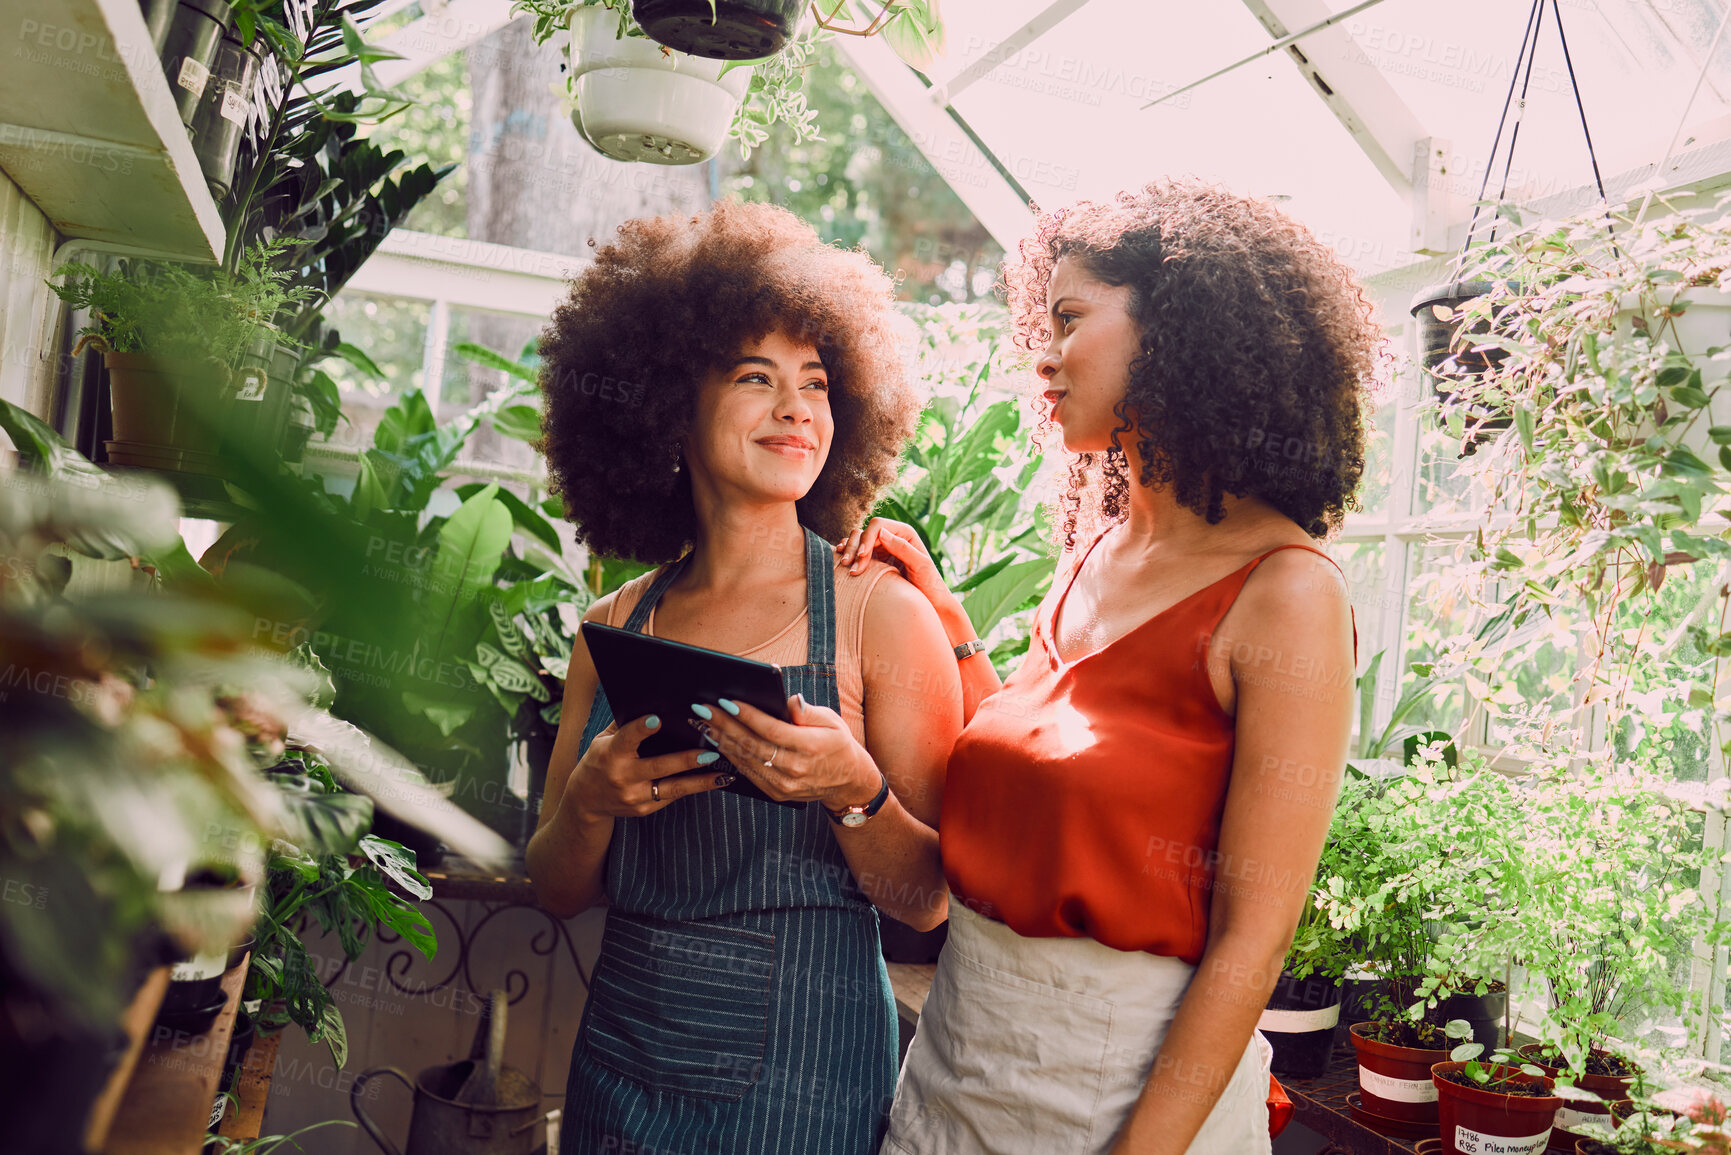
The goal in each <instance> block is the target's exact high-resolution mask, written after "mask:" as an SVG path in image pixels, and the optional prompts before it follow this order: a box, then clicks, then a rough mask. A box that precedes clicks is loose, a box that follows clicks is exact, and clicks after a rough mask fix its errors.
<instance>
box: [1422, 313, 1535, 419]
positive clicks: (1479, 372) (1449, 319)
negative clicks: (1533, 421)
mask: <svg viewBox="0 0 1731 1155" xmlns="http://www.w3.org/2000/svg"><path fill="white" fill-rule="evenodd" d="M1496 287H1497V282H1495V281H1449V282H1447V283H1445V284H1441V285H1432V286H1431V287H1430V288H1428V289H1424V290H1422V291H1421V292H1420V293H1419V294H1418V296H1416V297H1414V298H1413V300H1412V309H1411V312H1412V317H1413V320H1414V321H1416V322H1417V323H1418V350H1419V363H1420V364H1421V365H1423V366H1424V371H1425V373H1426V375H1427V376H1429V377H1430V380H1431V387H1432V388H1433V389H1434V390H1435V391H1436V395H1437V398H1438V399H1439V400H1441V401H1443V402H1445V403H1446V402H1449V401H1452V400H1454V399H1455V397H1456V396H1457V395H1458V394H1459V393H1460V392H1461V391H1462V389H1463V388H1464V387H1465V386H1467V385H1469V384H1472V383H1474V382H1477V381H1478V380H1480V379H1481V378H1483V377H1484V375H1485V374H1487V373H1489V372H1490V371H1491V370H1492V369H1495V368H1496V367H1497V366H1498V365H1501V364H1502V363H1503V361H1505V360H1506V359H1507V358H1508V352H1507V350H1504V349H1492V348H1484V349H1477V348H1474V345H1475V344H1476V342H1474V340H1473V338H1474V337H1475V336H1479V335H1483V334H1488V333H1489V332H1490V327H1491V323H1492V321H1493V320H1494V319H1495V317H1496V316H1498V315H1500V314H1501V312H1502V310H1501V309H1495V310H1493V312H1492V316H1491V317H1489V318H1485V317H1479V318H1474V319H1473V322H1472V325H1471V327H1470V328H1467V329H1466V330H1465V332H1462V331H1461V330H1462V327H1463V326H1464V325H1465V324H1466V320H1465V319H1464V318H1462V317H1460V316H1459V315H1458V313H1459V311H1460V309H1461V308H1462V307H1464V306H1465V305H1466V304H1468V303H1469V302H1471V301H1473V300H1476V299H1477V298H1479V297H1483V296H1485V295H1486V294H1488V293H1490V292H1491V291H1492V290H1493V289H1495V288H1496ZM1509 287H1510V288H1512V289H1514V290H1515V291H1516V292H1519V291H1520V286H1518V285H1513V284H1510V286H1509ZM1439 309H1440V310H1441V313H1442V315H1440V316H1439V315H1438V311H1439ZM1472 415H1473V417H1474V418H1475V421H1474V424H1473V429H1474V430H1475V432H1476V433H1477V434H1479V436H1480V437H1481V438H1482V437H1485V436H1490V435H1494V434H1495V433H1496V432H1497V431H1499V430H1503V429H1507V428H1508V427H1509V426H1510V425H1511V424H1512V423H1513V421H1514V418H1513V417H1512V416H1510V414H1509V413H1508V412H1507V411H1506V410H1504V409H1501V408H1496V407H1491V406H1474V407H1473V410H1472Z"/></svg>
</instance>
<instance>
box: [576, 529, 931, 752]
mask: <svg viewBox="0 0 1731 1155" xmlns="http://www.w3.org/2000/svg"><path fill="white" fill-rule="evenodd" d="M665 568H666V567H665V566H663V567H661V568H660V569H654V570H651V571H650V572H648V573H646V574H643V575H642V576H640V577H635V578H632V579H631V580H630V581H628V582H626V583H625V584H624V585H622V586H620V587H619V592H618V593H617V594H615V595H614V598H613V606H612V608H611V610H610V611H609V612H608V614H607V624H608V625H610V626H619V627H623V626H624V624H625V622H626V621H627V619H629V618H630V617H631V611H632V610H633V609H635V608H636V606H637V603H638V602H639V601H641V600H642V598H643V594H644V591H646V590H647V589H648V588H649V587H650V585H651V584H652V583H653V582H654V581H655V579H656V578H657V577H659V576H660V574H661V570H662V569H665ZM895 572H896V569H895V567H894V566H892V565H890V564H889V563H888V562H881V561H875V560H874V561H872V562H871V563H869V564H868V565H867V566H866V568H865V569H864V570H862V571H861V572H860V573H859V574H858V575H855V574H852V573H849V572H848V570H847V568H846V567H845V566H842V565H837V566H836V568H835V680H836V689H837V691H838V693H839V695H840V697H841V716H842V720H843V721H845V722H846V723H847V725H848V729H849V730H852V731H853V736H854V740H855V741H856V742H858V743H860V744H861V745H862V746H863V745H864V744H865V659H864V656H863V655H864V653H865V646H864V639H865V610H866V602H867V601H868V600H870V598H871V594H872V591H873V590H874V589H876V588H877V584H878V583H879V582H880V581H882V580H883V579H884V577H885V576H887V575H889V574H892V573H895ZM897 576H898V577H899V576H900V575H899V574H898V575H897ZM810 616H811V615H810V612H809V611H807V610H801V611H800V612H799V616H798V617H797V618H795V619H794V620H793V621H791V622H789V623H788V624H787V625H786V626H784V627H782V629H781V630H780V631H779V632H778V633H777V634H776V635H775V636H774V637H772V638H768V639H766V640H765V641H762V642H759V643H758V644H757V645H755V646H753V647H751V649H749V650H741V651H739V656H740V657H742V658H751V659H752V660H754V661H759V662H771V663H773V664H775V665H777V666H803V665H805V664H806V661H807V657H806V655H807V645H808V642H809V638H810V633H811V630H810V625H811V623H810V621H809V618H810ZM643 632H644V633H646V634H650V635H653V634H654V633H655V611H654V610H653V609H651V610H650V611H649V620H648V621H647V622H645V623H644V625H643Z"/></svg>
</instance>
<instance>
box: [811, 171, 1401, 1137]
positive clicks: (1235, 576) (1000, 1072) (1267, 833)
mask: <svg viewBox="0 0 1731 1155" xmlns="http://www.w3.org/2000/svg"><path fill="white" fill-rule="evenodd" d="M1007 281H1008V286H1009V293H1010V304H1011V308H1012V311H1013V313H1014V315H1015V319H1016V325H1017V331H1018V343H1019V344H1021V345H1022V346H1023V347H1025V348H1027V349H1028V350H1029V351H1030V352H1031V353H1035V354H1037V360H1036V361H1035V370H1036V372H1037V373H1038V374H1039V377H1040V378H1041V380H1042V381H1043V383H1044V386H1045V392H1044V398H1045V401H1046V403H1047V406H1048V408H1047V416H1048V418H1049V420H1050V422H1052V423H1055V424H1056V425H1057V426H1058V428H1059V429H1061V430H1062V433H1063V443H1064V448H1065V449H1066V450H1067V451H1068V452H1070V453H1072V454H1074V455H1075V457H1074V460H1073V465H1072V469H1071V472H1070V478H1071V484H1070V487H1069V491H1068V494H1067V495H1066V498H1065V500H1064V502H1063V509H1062V518H1061V522H1062V524H1061V526H1060V530H1059V537H1060V539H1061V541H1060V545H1061V558H1060V561H1059V568H1058V574H1057V580H1055V581H1054V583H1053V586H1052V591H1051V593H1050V594H1049V595H1048V596H1047V598H1046V600H1045V602H1044V603H1043V604H1042V605H1041V607H1040V609H1039V611H1038V614H1037V617H1036V621H1035V626H1034V637H1033V639H1032V641H1031V644H1030V646H1029V650H1028V654H1027V657H1026V658H1025V659H1024V661H1023V662H1022V665H1021V667H1020V668H1019V669H1017V670H1016V671H1015V673H1014V674H1012V675H1011V677H1010V679H1009V680H1008V681H1007V682H1005V683H1003V684H1002V686H1000V685H999V683H998V679H997V675H996V674H995V673H994V672H993V670H992V667H991V666H990V664H988V663H987V662H985V661H983V660H980V659H977V658H971V657H970V658H965V659H962V661H961V671H962V675H961V676H962V679H963V682H964V694H965V710H966V713H967V715H968V717H969V721H968V725H967V727H966V729H965V730H964V731H963V732H962V735H961V737H960V739H959V740H958V741H957V743H956V747H955V749H954V751H953V752H952V753H951V755H950V759H949V765H948V771H947V778H946V786H945V791H944V799H943V807H942V814H941V824H940V830H941V837H942V851H943V863H944V870H945V873H946V875H947V878H948V882H949V886H950V889H951V894H952V899H953V901H952V902H951V903H950V936H949V942H948V945H947V946H946V947H945V950H944V953H943V956H942V959H941V961H940V962H939V964H938V972H937V975H936V978H935V979H934V981H933V983H932V988H931V993H930V996H929V997H928V999H927V1001H926V1004H925V1009H924V1011H923V1012H922V1013H921V1016H920V1023H919V1031H918V1033H917V1034H916V1035H915V1038H914V1040H913V1044H912V1046H911V1047H910V1048H909V1051H908V1056H907V1062H906V1064H905V1066H904V1067H903V1070H902V1074H901V1082H900V1085H899V1087H898V1089H897V1095H896V1102H895V1106H894V1107H893V1109H892V1111H891V1118H890V1132H889V1135H888V1137H887V1141H886V1143H885V1146H884V1151H885V1152H917V1153H921V1155H925V1153H931V1155H940V1153H941V1155H957V1153H962V1152H988V1151H989V1152H994V1153H996V1155H1009V1153H1016V1152H1030V1153H1032V1152H1053V1151H1066V1152H1105V1151H1110V1152H1113V1153H1114V1155H1131V1153H1135V1155H1155V1153H1171V1155H1178V1153H1179V1152H1191V1153H1194V1155H1202V1153H1209V1155H1214V1153H1219V1155H1227V1153H1230V1155H1246V1153H1252V1152H1257V1151H1262V1152H1266V1151H1268V1150H1269V1146H1270V1144H1269V1135H1268V1115H1267V1112H1266V1110H1265V1107H1264V1102H1265V1099H1266V1096H1267V1093H1268V1089H1269V1075H1268V1061H1267V1058H1266V1054H1267V1043H1266V1041H1265V1040H1263V1039H1262V1038H1261V1036H1259V1035H1257V1034H1256V1033H1255V1028H1256V1021H1257V1017H1258V1015H1259V1014H1260V1013H1261V1011H1262V1009H1263V1006H1264V1005H1265V1004H1266V1002H1267V1001H1268V996H1269V993H1270V992H1271V991H1272V990H1273V987H1274V983H1275V980H1276V979H1277V978H1278V977H1279V974H1280V968H1281V963H1282V960H1283V958H1284V956H1285V954H1286V950H1287V947H1288V946H1289V945H1290V943H1291V941H1292V935H1293V930H1294V928H1295V926H1296V924H1297V921H1298V916H1299V913H1300V910H1301V909H1302V907H1303V904H1304V901H1305V897H1306V895H1307V893H1308V890H1309V885H1310V881H1311V878H1312V877H1313V875H1314V874H1315V870H1316V862H1317V858H1318V856H1319V855H1320V853H1321V849H1322V842H1323V838H1324V835H1325V834H1326V832H1327V829H1328V824H1329V817H1330V815H1331V813H1332V811H1333V807H1334V797H1335V793H1336V791H1337V788H1338V783H1339V776H1340V773H1341V770H1342V768H1343V766H1344V764H1345V757H1346V748H1347V736H1348V732H1349V730H1350V729H1351V724H1352V684H1353V664H1354V648H1355V637H1354V630H1353V626H1352V615H1351V607H1350V606H1349V604H1348V602H1347V591H1346V585H1345V582H1344V581H1343V579H1342V578H1341V576H1340V574H1339V572H1338V570H1336V569H1334V568H1333V566H1332V563H1331V562H1329V561H1328V560H1327V558H1326V555H1323V554H1322V553H1321V552H1320V551H1319V550H1318V549H1317V548H1316V547H1315V546H1314V545H1312V544H1311V541H1312V539H1313V538H1320V537H1322V536H1324V535H1325V534H1326V533H1328V532H1329V531H1330V530H1331V529H1333V528H1335V527H1337V526H1338V525H1339V524H1340V520H1341V517H1342V515H1343V513H1344V511H1345V510H1346V509H1347V508H1348V507H1349V506H1350V505H1351V504H1352V503H1353V496H1352V495H1353V490H1354V488H1355V487H1356V486H1357V484H1358V480H1359V476H1360V474H1361V473H1362V472H1363V469H1364V424H1363V418H1362V415H1361V408H1360V405H1361V397H1362V394H1363V391H1364V388H1365V386H1366V385H1367V384H1368V383H1369V381H1370V378H1371V376H1372V372H1373V369H1374V367H1375V363H1376V359H1377V356H1378V348H1379V343H1380V335H1379V333H1378V331H1377V329H1376V327H1375V326H1374V324H1373V323H1372V321H1371V318H1370V310H1369V307H1368V305H1367V304H1366V303H1365V300H1364V297H1363V295H1362V293H1361V292H1360V290H1359V288H1358V286H1357V285H1356V284H1354V282H1353V280H1352V278H1351V276H1350V275H1349V273H1348V272H1347V270H1346V269H1345V268H1344V267H1343V266H1342V265H1341V264H1340V262H1339V261H1338V260H1337V259H1336V258H1335V256H1334V254H1333V253H1332V252H1330V251H1329V250H1328V249H1327V248H1325V247H1324V246H1322V245H1321V244H1319V243H1318V242H1317V241H1316V240H1315V239H1314V238H1313V237H1312V236H1311V235H1310V234H1309V233H1308V232H1307V231H1306V230H1305V229H1304V228H1302V227H1301V226H1299V225H1297V224H1295V223H1294V222H1292V221H1291V220H1289V219H1287V218H1286V217H1284V216H1282V215H1281V214H1280V213H1279V212H1277V211H1276V210H1275V209H1274V208H1272V207H1271V206H1269V205H1267V204H1266V203H1263V202H1258V201H1251V200H1245V199H1242V198H1238V197H1234V196H1231V195H1229V194H1227V193H1225V192H1223V191H1220V190H1217V189H1214V188H1211V187H1208V186H1204V185H1200V184H1196V183H1193V182H1178V183H1156V184H1151V185H1149V186H1147V187H1146V188H1143V189H1140V190H1138V191H1136V192H1131V193H1122V194H1120V195H1119V196H1118V198H1117V199H1116V201H1115V202H1113V203H1110V204H1094V203H1087V202H1084V203H1082V204H1080V205H1077V206H1076V207H1074V208H1072V209H1070V210H1069V211H1067V212H1060V213H1056V214H1053V215H1050V216H1044V217H1042V218H1041V220H1040V224H1039V231H1038V235H1037V236H1036V237H1034V238H1033V239H1031V240H1029V241H1025V242H1024V243H1023V245H1022V252H1021V260H1020V262H1019V263H1018V264H1017V265H1015V266H1014V267H1012V268H1010V269H1009V270H1008V274H1007ZM841 552H842V556H843V559H844V560H845V561H848V562H849V563H850V564H852V565H861V564H864V562H865V560H866V559H869V558H872V557H874V556H882V557H886V558H893V559H895V560H897V561H899V562H901V563H902V565H903V566H904V567H905V568H906V572H907V575H908V577H909V579H910V580H911V581H912V582H913V583H914V584H915V585H916V586H918V587H919V589H920V591H921V592H922V593H924V594H925V595H926V596H927V598H928V599H930V601H931V603H932V605H933V607H934V608H935V609H936V610H937V612H938V616H939V618H940V619H941V620H942V621H943V622H944V624H945V628H946V630H947V631H948V634H949V638H950V640H951V641H965V640H971V639H972V637H973V628H972V626H971V625H970V624H969V622H968V617H967V614H966V613H965V612H964V611H963V609H962V607H961V603H960V602H959V601H958V600H957V599H956V598H955V596H954V595H952V594H951V593H950V592H949V591H948V590H947V589H945V588H944V585H943V582H942V581H941V579H940V578H939V577H938V574H937V571H936V570H935V568H934V567H933V565H932V562H931V559H930V558H929V557H928V556H927V555H926V554H925V552H924V551H923V550H922V549H921V547H920V544H919V539H918V537H917V536H916V535H915V534H914V533H913V532H912V530H911V529H909V528H908V527H906V526H903V525H901V524H900V523H897V522H891V521H883V520H874V521H873V522H872V523H871V525H870V526H868V527H867V528H866V530H865V532H864V533H863V535H860V536H857V537H852V538H850V539H849V541H848V542H846V543H844V545H843V547H842V551H841ZM976 704H977V706H976Z"/></svg>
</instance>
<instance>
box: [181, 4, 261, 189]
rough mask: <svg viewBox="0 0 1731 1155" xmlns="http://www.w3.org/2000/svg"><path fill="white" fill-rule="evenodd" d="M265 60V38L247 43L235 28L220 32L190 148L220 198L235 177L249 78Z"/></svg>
mask: <svg viewBox="0 0 1731 1155" xmlns="http://www.w3.org/2000/svg"><path fill="white" fill-rule="evenodd" d="M263 64H264V38H263V37H254V38H253V42H252V43H251V44H250V45H248V44H243V43H242V42H241V39H240V37H239V36H237V35H235V34H234V33H233V32H227V33H224V34H223V37H222V39H221V41H220V42H219V43H218V44H217V47H216V54H215V56H214V58H213V61H212V64H211V70H210V79H209V81H208V82H207V83H206V84H205V88H204V99H203V100H201V101H199V104H198V111H197V112H195V113H194V114H193V118H192V127H191V134H192V151H193V153H194V154H195V155H196V156H197V157H198V167H199V168H200V169H202V170H203V172H204V179H205V182H206V183H207V184H209V185H210V191H211V194H212V195H213V196H214V197H216V199H218V200H222V199H224V198H225V197H227V196H228V191H229V185H230V184H231V183H232V182H233V181H234V166H235V161H236V160H237V159H238V158H239V156H240V142H241V138H242V136H243V135H244V133H245V132H246V126H247V121H248V120H250V119H251V118H252V91H253V83H254V81H255V80H256V79H257V78H258V73H259V69H260V68H261V67H263Z"/></svg>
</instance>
